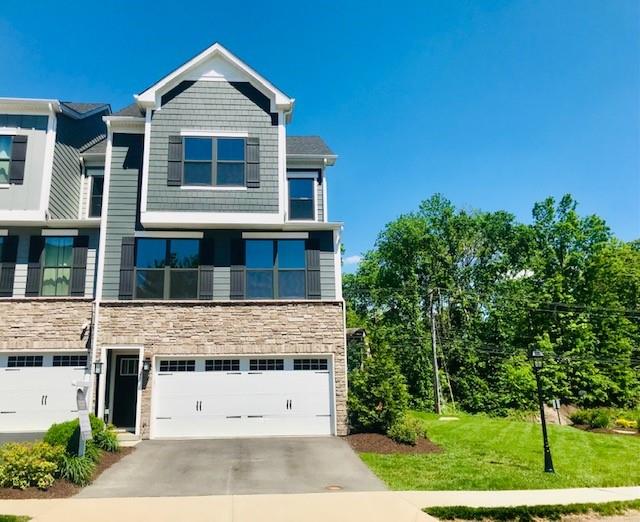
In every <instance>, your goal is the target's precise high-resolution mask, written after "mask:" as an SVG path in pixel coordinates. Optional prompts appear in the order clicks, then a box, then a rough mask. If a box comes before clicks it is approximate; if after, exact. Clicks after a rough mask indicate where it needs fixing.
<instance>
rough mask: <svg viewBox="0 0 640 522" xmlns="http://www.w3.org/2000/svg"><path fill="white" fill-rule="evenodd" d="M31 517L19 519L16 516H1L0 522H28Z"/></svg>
mask: <svg viewBox="0 0 640 522" xmlns="http://www.w3.org/2000/svg"><path fill="white" fill-rule="evenodd" d="M28 520H30V519H29V517H17V516H15V515H0V522H27V521H28Z"/></svg>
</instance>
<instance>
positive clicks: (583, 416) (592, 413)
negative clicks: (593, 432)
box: [570, 408, 611, 429]
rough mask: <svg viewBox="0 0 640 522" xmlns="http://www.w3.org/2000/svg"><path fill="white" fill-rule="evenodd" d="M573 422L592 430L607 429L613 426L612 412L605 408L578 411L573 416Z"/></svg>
mask: <svg viewBox="0 0 640 522" xmlns="http://www.w3.org/2000/svg"><path fill="white" fill-rule="evenodd" d="M570 418H571V422H573V423H574V424H580V425H582V426H589V427H590V428H592V429H597V428H607V427H609V425H610V424H611V412H610V411H608V410H606V409H605V408H595V409H584V410H578V411H576V412H574V413H573V414H572V415H571V417H570Z"/></svg>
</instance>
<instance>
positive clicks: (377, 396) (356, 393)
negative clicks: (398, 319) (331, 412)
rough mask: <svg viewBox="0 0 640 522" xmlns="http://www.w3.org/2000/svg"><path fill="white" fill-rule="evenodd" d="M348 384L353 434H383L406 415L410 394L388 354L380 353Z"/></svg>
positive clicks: (353, 375) (352, 377)
mask: <svg viewBox="0 0 640 522" xmlns="http://www.w3.org/2000/svg"><path fill="white" fill-rule="evenodd" d="M350 379H351V380H350V382H349V399H348V406H349V420H350V423H351V426H352V427H353V428H354V429H355V430H356V431H369V432H376V433H386V432H387V430H388V429H389V428H390V427H391V426H392V425H393V424H394V423H396V422H397V421H398V420H399V419H400V418H401V417H402V416H403V415H404V413H405V412H406V410H407V407H408V405H409V393H408V391H407V384H406V381H405V378H404V376H403V375H402V374H401V373H400V369H399V368H398V365H397V364H396V363H395V361H394V360H393V358H392V357H391V355H390V354H388V353H386V352H385V351H379V352H377V353H376V354H374V356H373V357H370V358H368V359H367V360H366V361H365V363H364V367H363V369H362V370H354V371H353V372H352V373H351V376H350Z"/></svg>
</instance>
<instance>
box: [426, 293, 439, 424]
mask: <svg viewBox="0 0 640 522" xmlns="http://www.w3.org/2000/svg"><path fill="white" fill-rule="evenodd" d="M429 315H430V317H431V351H432V357H433V398H434V409H435V412H436V413H437V414H440V413H441V412H442V405H441V403H440V398H441V393H440V375H439V369H438V351H437V349H436V309H435V302H434V299H433V292H431V294H430V296H429Z"/></svg>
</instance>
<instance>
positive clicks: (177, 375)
mask: <svg viewBox="0 0 640 522" xmlns="http://www.w3.org/2000/svg"><path fill="white" fill-rule="evenodd" d="M331 383H332V378H331V364H330V360H329V359H328V358H268V359H256V358H225V359H212V358H208V359H160V360H158V361H156V375H155V383H154V393H153V417H154V427H153V432H152V435H153V437H154V438H162V437H169V438H170V437H175V438H179V437H254V436H268V435H276V436H277V435H291V436H295V435H331V433H332V426H333V421H332V413H331V412H332V395H333V392H332V385H331Z"/></svg>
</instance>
